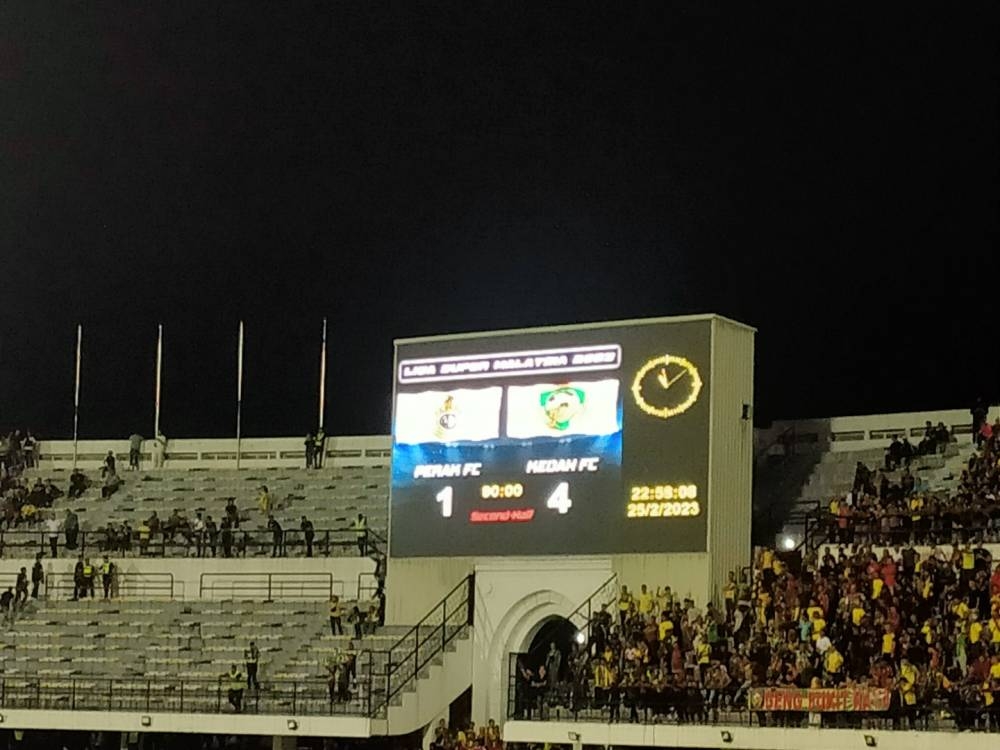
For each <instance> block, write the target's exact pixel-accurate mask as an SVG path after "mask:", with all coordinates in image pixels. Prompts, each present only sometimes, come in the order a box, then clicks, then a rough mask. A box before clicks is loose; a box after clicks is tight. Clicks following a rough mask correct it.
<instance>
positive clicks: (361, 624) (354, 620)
mask: <svg viewBox="0 0 1000 750" xmlns="http://www.w3.org/2000/svg"><path fill="white" fill-rule="evenodd" d="M347 619H348V622H350V623H351V624H352V625H354V639H355V640H357V641H360V640H361V636H362V635H364V628H365V615H364V613H363V612H362V611H361V610H360V609H358V605H357V604H355V605H354V606H353V607H352V608H351V616H350V617H349V618H347Z"/></svg>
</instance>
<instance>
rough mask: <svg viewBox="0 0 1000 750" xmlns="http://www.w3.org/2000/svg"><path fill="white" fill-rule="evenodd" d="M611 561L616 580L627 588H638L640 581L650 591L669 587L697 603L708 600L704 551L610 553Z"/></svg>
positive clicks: (708, 561) (706, 566)
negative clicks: (680, 553) (654, 553)
mask: <svg viewBox="0 0 1000 750" xmlns="http://www.w3.org/2000/svg"><path fill="white" fill-rule="evenodd" d="M611 562H612V569H613V571H614V572H615V574H616V575H617V576H618V581H619V583H621V584H624V585H626V586H628V587H629V590H630V591H638V590H639V586H640V585H642V584H644V583H645V584H646V585H647V586H648V587H649V588H650V590H651V591H656V587H657V586H670V588H671V590H672V591H673V592H674V593H675V594H680V595H681V596H691V597H692V598H693V599H694V600H695V604H697V605H698V606H701V607H704V606H705V604H706V603H707V602H708V592H709V588H710V586H709V581H710V579H709V571H710V559H709V554H708V553H706V552H692V553H689V554H683V555H678V554H673V555H671V554H656V555H614V556H613V557H612V558H611Z"/></svg>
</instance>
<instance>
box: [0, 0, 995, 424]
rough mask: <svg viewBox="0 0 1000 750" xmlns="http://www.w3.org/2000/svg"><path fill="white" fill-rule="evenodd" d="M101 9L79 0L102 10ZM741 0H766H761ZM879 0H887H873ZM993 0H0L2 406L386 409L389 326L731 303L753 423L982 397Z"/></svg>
mask: <svg viewBox="0 0 1000 750" xmlns="http://www.w3.org/2000/svg"><path fill="white" fill-rule="evenodd" d="M98 5H99V7H98ZM751 5H752V6H753V7H752V8H751V7H749V6H751ZM880 14H882V15H880ZM998 25H1000V24H998V10H997V4H996V3H995V2H963V3H960V4H953V5H950V6H948V7H947V8H943V7H938V8H936V9H933V10H932V8H931V7H930V6H924V5H922V4H920V3H917V4H915V5H913V4H911V5H910V6H907V7H905V8H903V7H902V6H896V7H893V8H892V9H891V10H890V9H881V8H879V7H877V6H876V5H873V4H870V3H865V4H858V6H857V8H856V9H855V10H850V9H845V8H844V7H842V6H840V5H828V6H820V5H817V4H813V3H796V4H794V5H793V4H787V5H786V6H785V7H783V8H776V7H775V4H771V3H763V4H758V3H754V4H751V3H735V2H734V3H728V4H725V5H715V4H713V3H706V2H670V3H667V2H653V3H648V4H631V3H618V2H614V3H611V2H604V3H594V2H581V1H580V0H574V1H573V2H562V3H555V2H552V3H523V4H521V3H483V2H471V1H469V0H467V1H466V2H460V3H459V2H456V3H419V4H418V3H392V4H382V3H376V2H369V1H367V0H366V1H365V2H358V3H338V2H328V1H324V2H313V3H305V2H278V3H267V4H265V3H258V2H250V1H249V0H242V1H241V2H234V3H221V2H219V3H217V2H204V0H171V2H169V3H101V4H94V3H86V2H67V3H44V2H37V0H10V1H9V2H4V3H2V4H0V429H4V430H6V429H9V428H11V427H13V426H30V427H33V428H34V429H35V431H36V432H37V433H40V434H41V435H43V436H61V437H65V436H68V435H69V434H70V433H71V429H72V396H73V351H74V344H75V325H76V323H77V322H82V323H83V325H84V329H85V331H84V338H85V341H84V362H83V384H82V394H81V399H82V406H81V412H80V429H81V437H113V436H125V435H127V434H128V433H130V432H132V431H133V430H139V431H140V432H143V433H144V434H146V435H149V434H150V432H151V430H152V411H153V405H152V401H153V399H152V396H153V369H154V367H153V355H154V346H155V329H156V324H157V323H159V322H162V323H163V325H164V327H165V332H166V333H165V335H166V350H165V366H164V395H163V417H162V419H163V429H164V432H165V433H166V434H167V435H168V436H171V437H183V436H223V435H230V434H232V432H233V425H234V412H235V406H234V399H235V385H234V382H235V376H236V373H235V371H236V353H235V342H236V329H237V322H238V321H239V320H240V318H243V319H245V320H246V326H247V350H246V385H245V402H244V433H245V434H248V435H281V434H301V433H304V432H305V431H306V430H308V429H311V428H313V427H315V410H316V407H315V400H316V382H317V377H318V351H319V335H320V327H321V320H322V318H323V317H324V316H327V317H328V318H329V321H330V377H329V409H328V417H327V425H328V432H331V433H335V434H356V433H374V432H385V431H387V430H388V415H387V411H388V401H389V399H388V393H389V391H390V387H391V361H392V339H393V338H395V337H405V336H414V335H424V334H435V333H447V332H455V331H467V330H480V329H492V328H501V327H517V326H525V325H543V324H550V323H551V324H555V323H570V322H583V321H593V320H606V319H619V318H630V317H640V316H659V315H673V314H683V313H695V312H718V313H721V314H724V315H727V316H730V317H733V318H736V319H738V320H741V321H745V322H747V323H750V324H752V325H754V326H756V327H757V328H758V331H759V332H758V338H757V370H756V383H757V393H756V412H757V418H758V423H761V422H766V421H767V420H768V419H770V418H780V417H796V416H822V415H834V414H853V413H868V412H881V411H895V410H907V409H918V408H950V407H962V408H967V407H968V405H969V404H970V402H971V401H972V399H973V398H974V397H975V396H976V395H977V394H979V393H982V394H983V395H985V396H986V397H988V398H990V399H991V400H992V401H993V402H994V403H996V402H997V401H998V400H1000V392H998V390H1000V387H998V383H1000V378H998V376H997V373H998V370H1000V356H998V350H1000V344H998V340H997V336H996V333H995V332H996V330H997V326H996V320H997V317H998V309H1000V308H998V302H997V295H998V288H1000V275H998V274H997V273H996V264H995V263H994V262H993V261H992V258H993V256H994V254H995V253H996V249H997V239H998V221H997V216H998V213H997V209H998V203H1000V201H998V197H1000V196H998V184H997V176H998V169H997V168H998V148H997V141H998V116H997V101H998V98H997V95H998V72H1000V61H998V44H997V39H998V38H1000V34H998V31H1000V29H998Z"/></svg>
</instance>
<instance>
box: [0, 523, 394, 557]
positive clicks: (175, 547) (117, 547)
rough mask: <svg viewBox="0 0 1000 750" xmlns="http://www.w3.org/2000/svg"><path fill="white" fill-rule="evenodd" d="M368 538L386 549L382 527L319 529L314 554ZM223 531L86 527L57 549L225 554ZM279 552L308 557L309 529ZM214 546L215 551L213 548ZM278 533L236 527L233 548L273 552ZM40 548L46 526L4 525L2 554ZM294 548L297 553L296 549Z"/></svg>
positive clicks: (283, 542)
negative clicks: (126, 531)
mask: <svg viewBox="0 0 1000 750" xmlns="http://www.w3.org/2000/svg"><path fill="white" fill-rule="evenodd" d="M359 533H360V534H362V537H361V539H363V541H364V550H365V553H366V554H368V555H374V556H379V555H382V554H384V551H385V548H386V540H385V537H383V536H382V535H381V534H379V533H378V532H376V531H374V530H372V529H367V530H365V531H363V532H359V531H357V530H356V529H353V528H338V529H317V530H316V532H315V534H316V535H315V538H314V539H313V555H314V556H317V557H335V556H338V554H339V555H340V556H344V555H351V554H359V552H360V548H359V543H358V542H359V537H358V534H359ZM221 540H222V535H221V533H220V534H219V535H218V536H217V537H216V539H215V543H214V544H212V540H211V539H210V538H209V537H208V536H207V535H206V534H205V533H204V532H201V533H200V534H195V533H194V532H181V531H178V532H176V533H174V534H173V535H171V536H169V537H168V536H167V535H165V534H163V533H158V534H156V535H155V537H152V536H151V537H150V538H148V539H145V540H144V539H142V538H141V537H140V535H139V532H138V531H137V530H135V529H133V531H132V534H131V537H130V538H129V539H126V540H123V539H121V537H116V539H115V540H114V541H111V540H109V539H108V537H107V533H106V531H105V530H104V529H98V530H96V531H81V532H79V534H78V535H77V537H76V540H75V542H74V544H73V545H72V546H69V545H67V541H66V534H65V532H60V533H59V536H58V537H57V539H56V552H57V555H58V554H61V555H63V556H70V557H72V556H76V555H84V556H85V555H103V554H109V555H114V556H116V557H123V556H124V557H192V556H197V557H208V556H210V555H211V556H212V557H215V556H219V557H222V556H224V555H223V552H224V547H223V544H222V541H221ZM277 546H278V554H279V555H280V556H282V557H288V556H295V557H305V556H306V551H307V545H306V539H305V534H304V532H302V531H300V530H298V529H296V530H288V531H284V532H282V535H281V537H280V538H279V540H278V543H277ZM213 547H214V551H215V554H214V555H213V554H212V551H213ZM274 547H275V539H274V534H273V532H271V531H268V530H267V529H236V530H235V531H234V532H233V541H232V544H231V551H232V556H233V557H248V556H249V557H255V556H261V557H263V556H266V555H271V554H273V552H274ZM38 552H41V553H42V554H43V555H45V556H47V557H48V556H51V554H52V547H51V541H50V538H49V535H48V532H46V531H44V530H42V529H13V530H11V529H6V530H0V557H8V558H10V557H17V558H31V557H34V556H35V554H36V553H38ZM290 553H297V554H294V555H291V554H290Z"/></svg>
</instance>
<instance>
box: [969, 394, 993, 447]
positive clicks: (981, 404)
mask: <svg viewBox="0 0 1000 750" xmlns="http://www.w3.org/2000/svg"><path fill="white" fill-rule="evenodd" d="M969 411H970V412H972V442H973V443H974V444H975V445H976V447H977V448H978V447H979V446H980V445H982V435H980V432H979V428H980V427H982V426H983V423H984V422H985V421H986V416H987V414H988V413H989V408H988V407H987V406H986V400H985V399H983V398H982V397H979V398H977V399H976V403H974V404H973V405H972V408H971V409H970V410H969Z"/></svg>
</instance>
